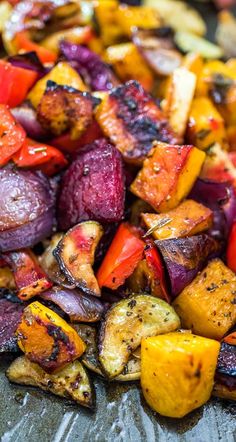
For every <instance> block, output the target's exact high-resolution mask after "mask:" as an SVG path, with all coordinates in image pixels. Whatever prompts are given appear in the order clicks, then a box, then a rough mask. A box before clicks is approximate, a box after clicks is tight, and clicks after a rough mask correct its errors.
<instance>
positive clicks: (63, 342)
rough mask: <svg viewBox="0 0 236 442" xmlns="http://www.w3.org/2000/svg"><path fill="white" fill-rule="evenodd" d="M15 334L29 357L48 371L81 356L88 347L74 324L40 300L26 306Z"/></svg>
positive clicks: (50, 371)
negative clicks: (71, 324) (72, 325)
mask: <svg viewBox="0 0 236 442" xmlns="http://www.w3.org/2000/svg"><path fill="white" fill-rule="evenodd" d="M16 335H17V338H18V345H19V347H20V349H21V350H22V351H23V352H24V353H25V355H26V356H27V358H28V359H29V360H30V361H31V362H36V363H37V364H39V365H40V366H41V367H42V368H43V369H44V370H45V371H47V372H48V373H52V372H54V371H56V370H59V369H60V368H62V367H64V366H65V365H66V364H68V363H69V362H72V361H74V360H75V359H77V358H79V357H80V356H81V354H82V353H83V352H84V350H85V347H86V346H85V344H84V342H83V341H82V339H81V338H80V337H79V335H78V333H77V332H76V330H75V329H74V328H72V327H71V326H70V325H69V324H67V322H66V321H64V319H62V318H61V317H60V316H58V315H57V314H56V313H54V312H53V311H52V310H50V309H49V308H47V307H45V306H44V305H42V304H41V303H40V302H38V301H36V302H33V303H32V304H30V305H28V306H27V307H26V308H25V309H24V313H23V316H22V319H21V322H20V324H19V326H18V328H17V330H16Z"/></svg>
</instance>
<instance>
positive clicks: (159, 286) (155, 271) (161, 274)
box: [144, 239, 170, 302]
mask: <svg viewBox="0 0 236 442" xmlns="http://www.w3.org/2000/svg"><path fill="white" fill-rule="evenodd" d="M144 256H145V258H146V262H147V268H148V277H149V278H150V279H151V289H152V291H153V293H152V292H151V294H152V295H154V296H158V298H162V299H164V300H165V301H167V302H170V296H169V293H168V289H167V284H166V277H165V268H164V265H163V261H162V259H161V256H160V254H159V252H158V250H157V248H156V246H155V244H154V243H153V241H151V240H150V239H148V240H146V246H145V249H144Z"/></svg>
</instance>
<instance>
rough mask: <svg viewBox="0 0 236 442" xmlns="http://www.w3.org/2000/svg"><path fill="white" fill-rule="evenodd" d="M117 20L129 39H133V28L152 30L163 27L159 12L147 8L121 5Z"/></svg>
mask: <svg viewBox="0 0 236 442" xmlns="http://www.w3.org/2000/svg"><path fill="white" fill-rule="evenodd" d="M116 18H117V22H118V25H119V26H120V28H121V29H122V31H123V34H125V35H126V36H127V37H131V35H132V30H133V28H144V29H152V28H159V27H160V26H161V18H160V15H159V13H158V12H157V10H156V9H155V8H149V7H147V6H137V7H136V6H131V7H129V6H126V5H120V6H119V7H118V9H117V12H116Z"/></svg>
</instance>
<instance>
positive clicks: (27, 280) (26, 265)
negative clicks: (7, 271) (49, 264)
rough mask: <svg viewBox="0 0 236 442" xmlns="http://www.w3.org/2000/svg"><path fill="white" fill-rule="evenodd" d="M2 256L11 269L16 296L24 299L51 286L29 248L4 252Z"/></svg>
mask: <svg viewBox="0 0 236 442" xmlns="http://www.w3.org/2000/svg"><path fill="white" fill-rule="evenodd" d="M3 258H4V259H5V260H6V262H7V264H8V265H9V266H10V268H11V270H12V271H13V275H14V279H15V283H16V287H17V289H18V293H17V296H18V298H20V299H22V300H23V301H26V300H28V299H30V298H32V297H33V296H36V295H39V294H40V293H41V292H44V291H45V290H47V289H49V288H51V287H52V285H53V284H52V282H51V281H49V279H48V277H47V276H46V274H45V273H44V271H43V269H42V268H41V267H40V265H39V263H38V260H37V257H36V256H35V255H34V254H33V252H32V251H31V250H29V249H22V250H18V251H17V252H7V253H4V255H3Z"/></svg>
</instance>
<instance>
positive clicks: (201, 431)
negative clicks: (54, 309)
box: [0, 3, 236, 442]
mask: <svg viewBox="0 0 236 442" xmlns="http://www.w3.org/2000/svg"><path fill="white" fill-rule="evenodd" d="M198 7H199V8H200V10H201V12H202V13H203V16H204V17H205V18H206V22H207V24H208V35H209V37H211V38H212V36H213V35H214V29H215V25H216V15H215V11H214V9H212V8H210V7H209V6H208V5H206V4H203V3H202V4H200V3H198ZM11 359H12V356H9V357H4V358H3V357H2V356H1V361H0V393H1V396H0V397H1V399H0V440H1V442H95V441H96V442H156V441H158V442H235V441H236V405H234V404H233V403H226V402H224V401H220V400H216V399H212V400H211V401H210V402H209V403H208V404H207V405H206V406H204V407H202V408H201V409H199V410H197V411H195V412H193V413H191V414H190V415H189V416H187V417H186V418H184V419H181V420H177V419H167V418H163V417H161V416H158V415H157V414H155V413H154V412H153V411H152V410H151V409H150V408H149V407H148V406H147V405H146V404H145V402H144V400H143V398H142V394H141V391H140V389H139V387H138V385H137V384H134V383H133V384H131V383H130V384H122V385H118V384H114V383H110V384H109V383H104V382H103V381H102V380H100V379H98V378H94V382H95V387H96V393H97V407H96V411H95V412H90V411H88V410H86V409H83V408H82V407H79V406H76V405H72V404H71V403H69V402H66V401H65V400H62V399H60V398H57V397H55V396H53V395H50V394H46V393H44V392H42V391H40V390H38V389H34V388H30V387H20V386H16V385H12V384H10V383H9V382H8V381H7V379H6V377H5V370H6V368H7V367H8V365H9V363H10V361H11Z"/></svg>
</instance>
